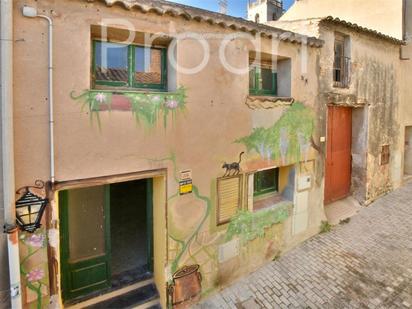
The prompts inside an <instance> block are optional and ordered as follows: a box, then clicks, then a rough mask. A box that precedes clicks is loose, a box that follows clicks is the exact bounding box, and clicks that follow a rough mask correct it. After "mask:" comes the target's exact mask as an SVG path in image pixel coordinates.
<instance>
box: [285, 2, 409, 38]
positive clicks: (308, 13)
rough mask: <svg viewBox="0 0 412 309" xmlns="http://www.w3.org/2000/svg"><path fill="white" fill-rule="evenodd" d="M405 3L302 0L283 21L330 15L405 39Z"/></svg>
mask: <svg viewBox="0 0 412 309" xmlns="http://www.w3.org/2000/svg"><path fill="white" fill-rule="evenodd" d="M406 1H409V0H406ZM403 2H404V1H403V0H393V1H387V0H376V1H357V0H335V1H333V3H332V2H331V1H328V0H299V1H295V2H294V4H293V5H292V6H291V7H290V8H289V10H287V12H285V14H284V15H283V16H282V17H281V20H298V19H308V18H322V17H326V16H329V15H331V16H333V17H339V18H340V19H342V20H345V21H348V22H351V23H355V24H358V25H361V26H363V27H366V28H370V29H374V30H376V31H378V32H381V33H384V34H387V35H389V36H392V37H394V38H397V39H402V22H403V18H402V6H403Z"/></svg>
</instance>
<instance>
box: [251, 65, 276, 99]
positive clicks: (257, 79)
mask: <svg viewBox="0 0 412 309" xmlns="http://www.w3.org/2000/svg"><path fill="white" fill-rule="evenodd" d="M263 70H271V71H272V72H271V73H272V87H271V89H264V88H263V87H262V84H263V77H262V76H263V74H262V71H263ZM277 78H278V74H277V72H274V71H273V70H272V69H271V68H265V67H262V66H252V67H251V68H250V71H249V93H250V94H252V95H266V96H269V95H273V96H276V95H277V92H278V90H277Z"/></svg>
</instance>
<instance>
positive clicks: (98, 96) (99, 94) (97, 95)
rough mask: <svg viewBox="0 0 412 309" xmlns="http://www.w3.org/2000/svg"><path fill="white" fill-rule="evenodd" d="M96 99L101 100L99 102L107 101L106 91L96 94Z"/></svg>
mask: <svg viewBox="0 0 412 309" xmlns="http://www.w3.org/2000/svg"><path fill="white" fill-rule="evenodd" d="M94 99H95V100H96V101H97V102H99V103H104V102H106V96H105V94H104V93H101V92H99V93H98V94H96V96H95V97H94Z"/></svg>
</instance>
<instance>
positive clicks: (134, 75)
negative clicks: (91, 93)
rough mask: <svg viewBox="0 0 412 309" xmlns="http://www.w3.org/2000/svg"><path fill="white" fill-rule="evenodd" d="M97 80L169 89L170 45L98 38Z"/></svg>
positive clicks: (113, 85) (131, 85)
mask: <svg viewBox="0 0 412 309" xmlns="http://www.w3.org/2000/svg"><path fill="white" fill-rule="evenodd" d="M93 68H94V74H93V77H94V80H93V82H94V84H95V85H103V86H112V87H127V88H136V89H140V88H143V89H154V90H159V91H162V90H166V76H167V72H166V49H165V48H155V47H144V46H137V45H123V44H117V43H110V42H101V41H94V55H93Z"/></svg>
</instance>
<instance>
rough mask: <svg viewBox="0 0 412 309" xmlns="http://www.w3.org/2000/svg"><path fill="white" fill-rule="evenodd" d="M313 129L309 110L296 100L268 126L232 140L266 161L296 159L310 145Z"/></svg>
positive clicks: (311, 113)
mask: <svg viewBox="0 0 412 309" xmlns="http://www.w3.org/2000/svg"><path fill="white" fill-rule="evenodd" d="M313 131H314V114H313V111H312V110H311V109H310V108H308V107H306V106H305V105H303V104H302V103H300V102H295V103H293V104H292V105H291V106H290V107H289V108H288V109H287V110H286V111H285V112H284V113H283V115H282V116H281V117H280V119H279V120H278V121H277V122H276V123H275V124H274V125H273V126H271V127H269V128H263V127H259V128H255V129H253V131H252V133H251V134H250V135H249V136H245V137H242V138H240V139H238V140H236V141H235V142H236V143H241V144H244V145H245V146H246V148H247V150H248V151H249V152H250V151H255V152H256V153H258V154H259V155H260V156H261V157H262V158H264V159H267V160H275V159H277V158H281V159H282V163H286V161H287V159H295V160H299V159H300V158H301V155H302V154H303V155H305V160H306V156H307V153H308V151H309V149H310V147H311V137H312V134H313Z"/></svg>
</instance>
